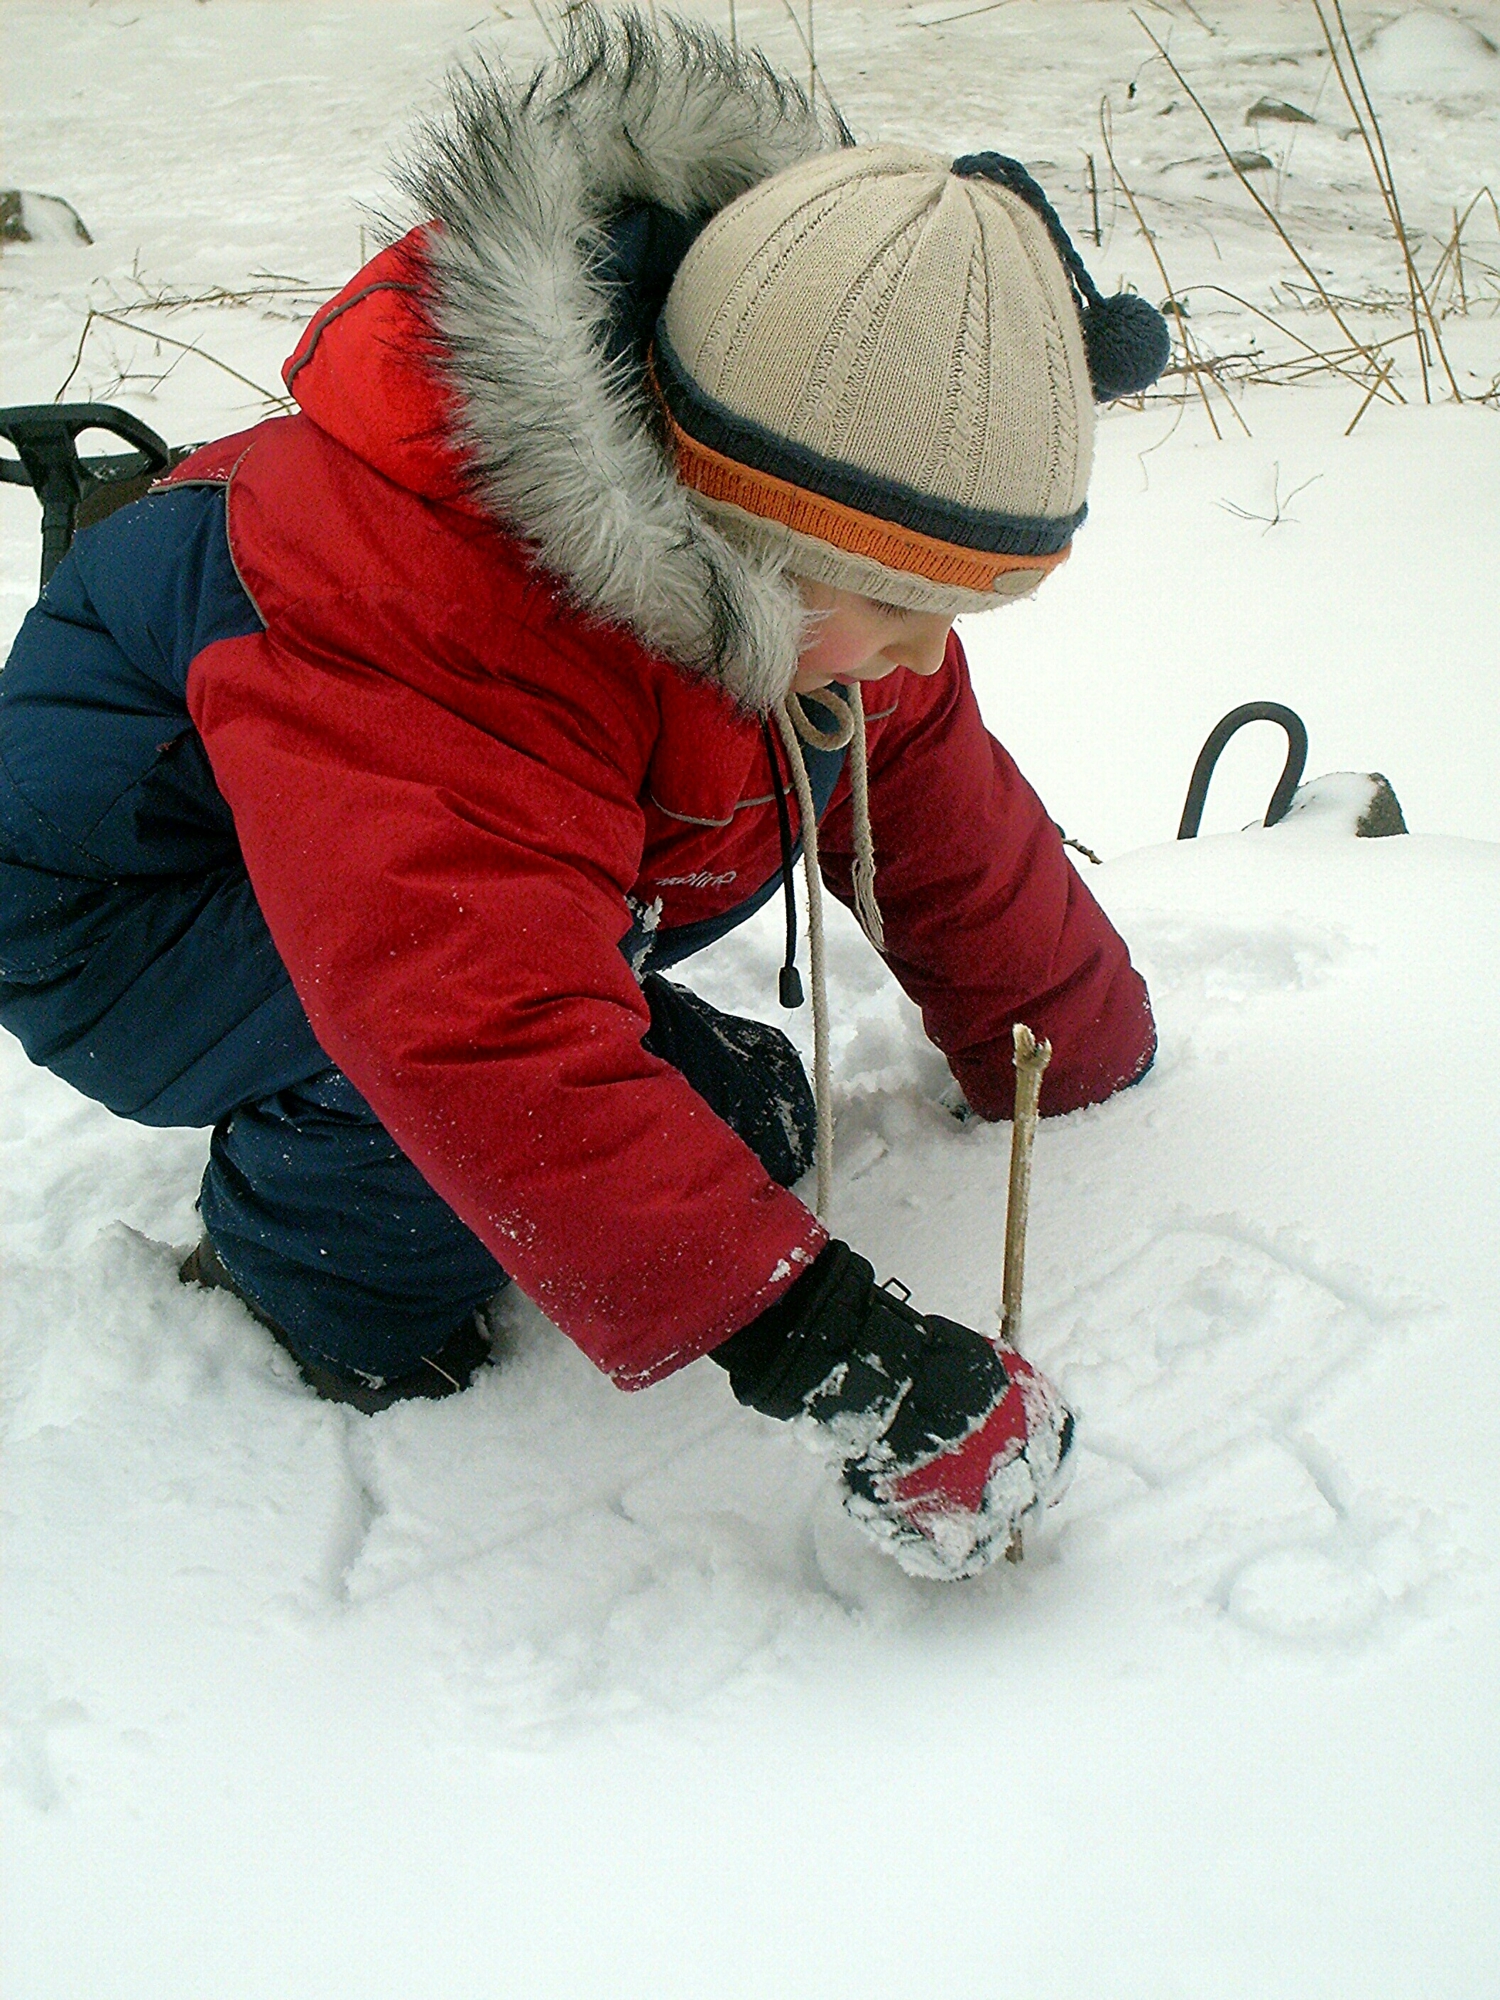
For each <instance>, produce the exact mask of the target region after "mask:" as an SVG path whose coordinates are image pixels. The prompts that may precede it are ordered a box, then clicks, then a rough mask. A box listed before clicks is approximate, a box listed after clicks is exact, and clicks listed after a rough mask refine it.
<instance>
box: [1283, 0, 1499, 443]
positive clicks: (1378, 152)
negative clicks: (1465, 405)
mask: <svg viewBox="0 0 1500 2000" xmlns="http://www.w3.org/2000/svg"><path fill="white" fill-rule="evenodd" d="M1312 6H1313V12H1314V13H1315V14H1316V15H1317V17H1318V25H1319V27H1320V28H1321V29H1322V30H1323V38H1324V40H1325V41H1326V43H1327V44H1328V53H1329V56H1330V57H1331V58H1332V61H1333V69H1334V74H1335V75H1336V76H1337V78H1338V80H1339V88H1340V89H1341V90H1342V91H1343V93H1344V99H1345V102H1346V103H1347V104H1348V106H1349V110H1350V112H1351V113H1352V115H1353V118H1354V123H1355V126H1356V127H1357V128H1358V131H1359V136H1360V138H1361V139H1362V140H1363V142H1364V148H1365V152H1366V153H1367V154H1368V156H1369V161H1370V171H1371V172H1372V173H1373V174H1374V176H1375V184H1376V186H1377V187H1378V188H1379V189H1380V197H1381V200H1382V201H1383V202H1384V203H1385V210H1386V214H1387V215H1388V216H1389V217H1390V221H1391V228H1392V229H1393V230H1394V231H1395V233H1396V241H1397V243H1398V244H1399V246H1400V249H1401V262H1402V265H1403V267H1404V270H1405V274H1406V284H1407V291H1408V294H1409V297H1410V302H1411V319H1412V326H1413V328H1414V329H1415V332H1416V335H1417V356H1418V360H1419V362H1420V364H1421V369H1422V395H1423V398H1424V400H1425V401H1427V402H1429V403H1430V402H1431V401H1432V386H1431V383H1430V382H1429V380H1428V357H1427V340H1426V335H1425V334H1424V332H1423V326H1422V322H1423V319H1424V318H1425V320H1426V322H1427V325H1428V327H1429V328H1430V329H1431V331H1432V342H1433V346H1434V347H1435V348H1436V349H1437V355H1438V359H1439V360H1440V361H1441V362H1442V364H1443V373H1444V374H1445V375H1446V376H1447V377H1448V386H1449V388H1450V389H1451V390H1452V391H1453V399H1454V401H1455V402H1458V403H1461V402H1462V401H1463V391H1462V390H1461V389H1460V388H1459V386H1458V378H1457V377H1456V376H1455V374H1454V373H1453V370H1452V368H1451V367H1450V366H1449V362H1448V355H1447V352H1446V350H1445V348H1444V346H1443V336H1442V331H1441V329H1440V328H1439V326H1438V321H1437V315H1436V313H1434V311H1433V310H1432V303H1431V301H1430V300H1429V298H1428V296H1427V292H1426V289H1425V288H1424V286H1423V284H1422V280H1421V278H1420V276H1419V275H1418V272H1417V265H1416V259H1415V258H1414V257H1413V256H1412V252H1411V243H1410V240H1409V239H1408V237H1407V234H1406V222H1405V219H1404V218H1403V216H1402V214H1401V203H1400V201H1399V200H1398V199H1397V196H1396V182H1395V177H1394V175H1393V174H1392V172H1391V159H1390V154H1389V153H1388V152H1387V151H1386V145H1385V134H1384V133H1383V132H1382V131H1381V129H1380V120H1379V118H1378V117H1377V116H1376V112H1375V106H1374V105H1373V103H1372V102H1371V101H1370V93H1369V91H1368V89H1367V88H1366V87H1365V77H1364V71H1363V70H1362V69H1361V68H1360V66H1359V57H1358V56H1357V55H1356V53H1355V50H1354V42H1353V39H1352V37H1351V36H1350V33H1349V24H1348V22H1347V21H1346V20H1345V19H1344V9H1343V4H1342V0H1333V12H1334V18H1335V19H1336V20H1337V22H1338V24H1339V32H1338V36H1337V37H1335V35H1334V33H1333V30H1332V29H1331V28H1330V27H1329V25H1328V16H1327V15H1326V14H1325V13H1324V11H1323V0H1312ZM1340 44H1342V53H1341V50H1340ZM1345 64H1347V65H1348V70H1349V71H1350V72H1351V73H1352V74H1353V77H1354V81H1355V82H1356V83H1357V84H1358V85H1359V99H1358V100H1356V98H1355V95H1354V91H1353V89H1352V88H1351V87H1350V83H1349V76H1348V75H1347V74H1346V73H1345ZM1361 107H1363V108H1361ZM1367 121H1368V122H1367Z"/></svg>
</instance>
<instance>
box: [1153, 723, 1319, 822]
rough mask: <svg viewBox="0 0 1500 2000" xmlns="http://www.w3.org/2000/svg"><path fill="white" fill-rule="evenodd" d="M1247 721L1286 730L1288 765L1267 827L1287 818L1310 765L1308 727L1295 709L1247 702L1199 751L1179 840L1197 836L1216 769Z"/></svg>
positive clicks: (1217, 727)
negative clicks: (1277, 725)
mask: <svg viewBox="0 0 1500 2000" xmlns="http://www.w3.org/2000/svg"><path fill="white" fill-rule="evenodd" d="M1247 722H1276V723H1279V724H1280V725H1281V727H1282V728H1283V729H1284V730H1285V731H1286V744H1287V749H1286V765H1285V767H1284V768H1283V770H1282V773H1281V776H1280V777H1279V778H1278V779H1277V780H1276V789H1275V791H1274V792H1272V794H1271V803H1270V804H1269V805H1268V806H1267V807H1266V817H1265V820H1264V822H1263V824H1265V825H1266V826H1275V824H1276V822H1277V821H1278V820H1281V819H1285V818H1286V816H1287V813H1288V812H1289V811H1290V809H1291V804H1292V800H1293V798H1294V797H1295V796H1296V792H1297V787H1298V785H1300V784H1301V782H1302V773H1303V770H1304V769H1305V768H1306V765H1307V725H1306V723H1304V722H1303V720H1302V717H1301V716H1300V715H1298V714H1297V712H1296V710H1295V709H1290V708H1283V706H1282V705H1281V703H1280V702H1279V701H1247V702H1245V703H1244V704H1243V706H1241V707H1239V708H1232V709H1231V710H1230V711H1229V713H1228V715H1226V716H1225V717H1224V719H1223V721H1222V722H1217V723H1215V724H1214V726H1213V728H1212V729H1211V730H1210V731H1209V733H1208V741H1207V742H1206V743H1205V744H1204V746H1203V748H1202V749H1201V750H1200V751H1199V752H1198V761H1197V763H1196V764H1195V765H1194V766H1193V775H1192V778H1191V780H1190V781H1189V784H1188V791H1187V799H1186V801H1185V802H1184V804H1183V808H1182V822H1181V824H1180V825H1179V826H1178V829H1177V838H1178V839H1179V840H1193V839H1195V838H1196V837H1197V833H1198V828H1199V826H1200V825H1201V824H1202V821H1203V806H1204V802H1205V800H1206V799H1207V798H1208V787H1209V781H1210V780H1211V779H1212V777H1213V774H1214V766H1215V765H1216V764H1217V763H1218V761H1219V758H1220V756H1221V755H1222V754H1223V750H1224V746H1225V744H1226V743H1227V742H1228V741H1229V739H1230V737H1231V736H1233V735H1235V734H1236V733H1237V732H1238V731H1239V730H1241V729H1243V728H1244V726H1245V724H1246V723H1247Z"/></svg>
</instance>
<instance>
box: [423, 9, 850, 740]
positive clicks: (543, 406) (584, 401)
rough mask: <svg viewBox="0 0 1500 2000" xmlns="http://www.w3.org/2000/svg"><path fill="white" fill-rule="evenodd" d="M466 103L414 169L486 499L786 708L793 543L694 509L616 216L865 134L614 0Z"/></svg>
mask: <svg viewBox="0 0 1500 2000" xmlns="http://www.w3.org/2000/svg"><path fill="white" fill-rule="evenodd" d="M451 98H452V102H451V107H450V109H449V110H448V112H447V113H446V114H445V115H444V116H443V117H442V118H441V119H439V120H437V121H435V122H434V123H433V124H432V125H431V126H430V127H428V128H427V129H426V131H425V132H424V133H423V134H422V135H421V136H420V138H419V141H418V145H417V149H416V151H415V154H414V156H413V157H412V158H411V159H410V160H409V162H408V163H407V164H406V165H405V166H404V167H403V168H402V170H401V173H400V184H401V186H402V188H403V189H404V191H405V192H406V193H407V194H408V195H409V196H411V197H412V198H413V199H414V200H415V201H416V202H417V203H419V204H420V206H421V208H422V210H423V212H424V213H425V214H427V215H429V216H432V217H434V218H435V219H436V220H437V221H438V222H440V223H441V225H442V227H441V229H439V230H437V231H435V232H434V233H433V235H432V237H431V239H430V248H429V253H428V254H429V257H430V268H431V273H432V296H431V297H430V299H429V301H428V305H429V309H430V311H431V313H432V316H433V319H434V322H435V324H436V327H437V330H438V336H439V351H438V355H437V362H438V366H439V368H440V369H441V371H442V373H443V374H444V376H445V377H446V379H447V381H448V383H449V385H450V387H451V388H452V389H453V390H454V391H455V394H456V398H457V401H458V406H459V409H460V411H461V420H460V428H459V433H458V436H457V438H456V439H455V442H456V443H457V444H458V446H459V448H460V449H461V450H462V451H463V453H464V454H465V457H466V459H467V461H468V464H469V467H470V469H471V472H472V475H473V477H474V481H475V485H476V489H477V491H478V493H479V495H480V497H481V498H482V499H483V501H484V502H485V504H486V505H487V506H488V508H489V509H490V511H491V512H492V513H494V514H495V515H496V516H497V517H498V518H499V519H501V520H503V521H504V522H505V523H506V525H507V526H508V527H510V528H511V529H513V530H514V531H515V532H516V533H518V534H519V535H521V536H522V537H523V538H524V539H525V540H526V541H528V542H529V543H531V544H532V546H533V547H534V548H535V550H536V552H537V555H538V558H539V559H540V561H541V562H542V563H543V564H544V565H545V566H546V568H547V569H549V570H551V571H552V572H553V573H554V574H555V575H556V576H557V577H559V578H560V579H561V581H562V582H563V584H564V585H565V587H566V589H567V591H568V593H569V595H570V597H571V599H572V601H573V602H574V603H575V604H577V605H578V606H579V607H580V608H581V609H583V610H585V611H587V612H590V613H592V614H594V615H596V616H598V617H600V618H603V619H605V620H607V621H608V622H610V623H614V624H620V625H624V626H627V627H628V628H629V629H630V630H631V631H632V632H633V633H634V634H635V636H636V637H637V638H638V639H639V640H640V641H641V642H642V643H643V644H644V645H645V646H647V647H648V648H649V649H650V650H651V651H653V652H656V653H659V654H661V655H663V656H664V657H665V658H667V659H670V660H672V661H673V662H674V663H675V664H677V665H679V666H682V667H684V668H686V669H688V670H689V671H690V672H693V673H697V674H701V675H704V676H705V677H706V678H708V679H710V680H712V681H714V682H715V683H716V684H717V685H719V686H720V687H722V688H723V689H724V690H725V692H726V693H727V694H729V695H730V696H731V697H732V698H733V699H734V700H735V701H736V702H737V703H739V704H740V705H741V706H742V707H744V708H747V709H750V710H753V711H758V712H764V711H766V710H767V709H769V708H771V707H772V706H773V705H774V704H775V703H776V702H777V701H779V700H780V699H781V697H782V696H783V695H784V694H785V693H786V691H787V688H788V686H789V684H790V681H791V677H792V674H793V671H794V670H795V667H796V662H797V652H798V647H799V642H800V639H801V634H802V629H803V612H802V606H801V600H800V598H799V596H798V594H797V591H796V587H795V585H794V584H793V583H792V582H791V580H790V579H789V578H788V577H787V576H786V575H785V574H784V572H783V566H782V565H783V560H784V559H782V558H777V557H772V556H767V555H762V554H756V553H754V552H752V551H750V550H748V549H740V548H737V547H736V546H735V545H734V544H733V543H732V542H731V541H729V540H728V539H726V537H725V536H724V535H723V534H722V533H721V532H720V531H719V529H718V528H716V527H715V526H714V525H712V523H711V522H709V521H708V520H707V519H705V518H704V516H703V515H702V514H700V513H698V512H697V511H696V510H695V509H694V508H693V506H692V505H691V503H690V501H689V499H688V496H687V493H686V490H685V489H684V488H683V487H682V486H681V485H680V484H679V483H678V481H677V478H676V476H675V474H674V471H673V468H672V465H671V461H670V459H669V457H668V455H667V451H666V448H665V445H664V443H663V441H662V437H661V433H660V428H659V423H658V417H657V412H656V410H655V407H654V405H653V403H652V401H651V399H650V396H649V392H648V391H647V390H646V389H645V388H644V387H643V386H642V385H641V383H640V382H639V381H638V379H637V378H636V375H635V372H634V371H633V370H632V369H631V368H629V367H627V366H626V365H624V364H623V363H621V362H620V361H618V360H613V359H611V358H610V354H609V347H608V343H609V335H610V322H611V292H610V288H609V285H608V283H607V281H606V280H605V278H604V277H603V276H602V273H601V267H602V263H603V260H604V257H605V254H606V247H607V246H606V240H605V230H606V225H607V224H608V223H609V221H610V220H611V218H613V217H616V216H618V215H619V213H620V211H621V210H623V209H626V208H628V207H630V206H631V205H632V204H637V203H648V202H649V203H655V204H658V205H660V206H661V207H664V208H666V209H669V210H672V211H674V212H675V213H677V214H678V215H684V216H696V217H698V218H700V219H705V218H706V217H707V216H708V215H709V214H711V213H713V212H714V211H715V210H717V209H719V208H722V207H723V206H724V205H725V204H726V203H727V202H729V201H732V200H733V199H734V197H735V196H736V195H738V194H741V193H743V192H744V191H745V189H747V188H749V187H752V186H754V185H755V183H756V182H757V181H760V180H763V179H765V178H766V177H767V176H768V175H770V174H773V173H776V172H778V171H779V170H780V169H781V168H783V167H787V166H791V165H793V164H794V163H795V162H797V161H799V160H803V159H806V158H809V157H810V156H811V155H813V154H815V153H819V152H823V151H827V150H829V149H830V148H832V147H835V146H838V145H841V144H849V143H851V141H850V138H849V134H848V133H847V131H845V130H844V129H843V127H842V125H841V124H839V123H836V122H834V121H832V120H830V121H824V120H823V119H821V118H820V116H819V114H818V112H817V110H816V108H815V106H814V105H813V104H811V103H810V102H809V100H808V98H807V96H806V94H805V93H804V92H803V91H802V90H800V89H799V88H798V86H797V85H796V84H794V83H792V82H791V81H789V80H788V79H786V78H783V77H781V76H778V75H777V74H776V73H775V72H774V71H773V70H772V69H771V67H770V66H769V64H768V63H767V62H766V61H765V59H764V58H763V57H762V56H760V55H759V54H758V53H745V54H737V53H735V52H734V51H733V50H731V49H730V47H729V45H728V44H727V43H726V42H724V41H723V40H722V39H721V38H720V37H719V36H717V35H716V34H714V33H713V32H712V31H711V30H710V29H707V28H705V27H702V26H701V25H699V24H696V23H686V22H683V21H680V20H677V19H675V18H672V17H664V19H663V24H662V26H661V27H660V28H659V29H658V28H656V27H653V26H651V25H649V24H648V23H647V22H646V21H645V20H643V19H642V17H641V16H640V14H638V13H637V12H635V11H633V10H632V11H627V12H624V13H619V14H615V15H606V14H605V13H604V12H603V11H601V9H599V8H598V7H597V6H594V5H586V6H582V7H578V8H575V9H573V10H572V11H571V12H570V14H569V16H568V20H567V27H566V39H565V41H564V42H563V45H562V47H561V49H560V51H559V52H558V54H557V55H556V57H555V58H554V59H553V60H551V61H549V62H546V63H544V64H543V65H542V66H541V67H540V68H539V69H538V70H537V71H536V72H535V74H534V75H533V76H532V77H530V78H529V79H528V80H525V81H521V80H518V79H515V78H512V77H511V76H509V75H507V74H506V73H505V72H504V71H503V70H501V69H499V68H496V67H491V66H490V65H489V64H488V63H486V62H483V61H480V62H477V63H475V64H473V65H471V66H469V67H467V68H465V69H461V70H459V71H458V72H456V74H455V76H454V78H453V80H452V84H451Z"/></svg>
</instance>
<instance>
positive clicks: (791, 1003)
mask: <svg viewBox="0 0 1500 2000" xmlns="http://www.w3.org/2000/svg"><path fill="white" fill-rule="evenodd" d="M760 729H761V734H762V735H763V736H764V737H765V739H766V760H767V762H768V763H769V764H770V766H771V790H772V791H773V792H774V793H775V795H776V827H777V831H778V832H779V834H780V835H781V901H782V906H783V908H784V909H785V911H786V957H785V959H783V961H782V966H781V973H780V976H779V977H778V979H777V982H776V991H777V997H778V998H779V999H780V1001H781V1004H782V1006H783V1007H800V1006H801V1005H802V975H801V973H800V972H798V970H797V893H796V891H795V890H794V889H793V887H792V822H791V818H790V816H789V814H788V813H787V809H786V786H785V785H784V784H783V783H782V781H781V766H780V764H779V763H777V761H776V739H775V738H774V737H773V736H772V734H771V725H770V723H769V722H767V721H766V719H765V718H764V717H762V718H761V725H760Z"/></svg>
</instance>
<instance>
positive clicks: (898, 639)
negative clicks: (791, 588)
mask: <svg viewBox="0 0 1500 2000" xmlns="http://www.w3.org/2000/svg"><path fill="white" fill-rule="evenodd" d="M797 588H798V589H799V590H800V591H801V593H802V601H803V603H804V604H805V605H806V606H807V608H808V610H809V611H816V612H817V613H818V614H819V616H818V622H817V626H816V629H815V631H814V632H813V636H812V638H811V639H810V640H809V642H808V644H807V645H806V646H804V647H803V649H802V653H801V657H800V658H799V660H798V663H797V671H796V674H795V675H794V676H793V679H792V692H793V693H794V694H811V693H812V692H813V691H814V690H815V689H817V688H822V687H827V686H828V684H829V682H830V681H844V682H846V683H847V682H849V681H880V680H884V679H885V677H886V675H887V674H893V673H894V672H895V671H896V669H897V667H905V668H906V670H907V672H908V673H912V674H924V675H925V674H935V673H936V672H937V670H938V668H939V667H940V666H941V665H942V664H943V657H944V655H945V653H946V652H947V650H948V634H949V632H950V631H951V630H952V628H953V620H952V619H951V618H949V617H946V616H945V615H944V614H943V613H942V612H937V611H902V610H900V609H899V608H898V607H897V606H895V605H891V604H877V603H876V602H875V600H874V599H873V598H870V597H860V596H857V595H856V594H855V592H854V591H852V590H835V589H834V588H833V586H832V585H831V584H826V583H810V582H807V581H806V580H804V579H799V580H798V584H797Z"/></svg>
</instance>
